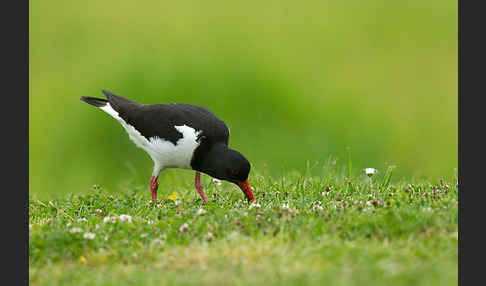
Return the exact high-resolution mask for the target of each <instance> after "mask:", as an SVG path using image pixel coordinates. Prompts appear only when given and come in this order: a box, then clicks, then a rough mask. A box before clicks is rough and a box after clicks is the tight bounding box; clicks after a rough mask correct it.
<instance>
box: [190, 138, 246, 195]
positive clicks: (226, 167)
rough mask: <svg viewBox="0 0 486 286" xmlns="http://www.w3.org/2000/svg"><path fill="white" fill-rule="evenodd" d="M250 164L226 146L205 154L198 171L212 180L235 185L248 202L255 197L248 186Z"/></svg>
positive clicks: (220, 146)
mask: <svg viewBox="0 0 486 286" xmlns="http://www.w3.org/2000/svg"><path fill="white" fill-rule="evenodd" d="M250 168H251V165H250V162H248V160H247V159H246V158H245V156H243V155H242V154H241V153H240V152H238V151H235V150H232V149H229V148H228V147H227V146H226V145H223V144H218V145H215V146H213V148H211V149H210V150H209V151H208V153H207V154H205V156H204V159H203V160H202V162H201V165H200V166H199V167H198V171H200V172H203V173H206V174H208V175H210V176H211V177H213V178H216V179H220V180H225V181H228V182H232V183H234V184H237V185H238V186H239V187H240V189H241V190H242V191H243V193H244V194H245V196H246V198H247V199H248V200H249V201H254V200H255V197H254V196H253V192H252V191H251V187H250V185H249V184H248V175H249V173H250Z"/></svg>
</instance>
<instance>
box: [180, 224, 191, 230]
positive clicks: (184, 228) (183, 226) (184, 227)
mask: <svg viewBox="0 0 486 286" xmlns="http://www.w3.org/2000/svg"><path fill="white" fill-rule="evenodd" d="M188 229H189V225H187V223H184V224H183V225H181V227H180V228H179V231H180V232H185V231H187V230H188Z"/></svg>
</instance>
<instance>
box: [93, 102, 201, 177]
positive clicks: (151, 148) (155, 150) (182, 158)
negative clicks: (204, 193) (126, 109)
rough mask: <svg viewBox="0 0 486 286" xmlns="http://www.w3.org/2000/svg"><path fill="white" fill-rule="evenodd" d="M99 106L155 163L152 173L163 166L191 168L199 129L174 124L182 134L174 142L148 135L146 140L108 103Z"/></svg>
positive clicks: (156, 172) (156, 173) (155, 172)
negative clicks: (116, 121)
mask: <svg viewBox="0 0 486 286" xmlns="http://www.w3.org/2000/svg"><path fill="white" fill-rule="evenodd" d="M100 108H101V109H102V110H103V111H105V112H106V113H108V114H110V115H111V116H112V117H114V118H115V119H116V120H118V121H119V122H120V123H121V125H122V126H123V128H125V130H126V131H127V133H128V136H129V137H130V139H131V140H132V141H133V142H134V143H135V145H137V146H138V147H140V148H142V149H143V150H145V151H146V152H147V153H148V154H149V155H150V157H151V158H152V160H153V161H154V163H155V167H154V175H158V173H159V172H160V171H161V170H163V169H165V168H183V169H191V159H192V155H193V153H194V150H195V149H196V148H197V147H198V146H199V143H200V142H198V140H197V137H198V135H199V133H200V132H201V131H196V130H195V129H194V128H192V127H190V126H187V125H181V126H174V128H175V129H176V130H177V131H179V132H180V133H181V134H182V138H180V139H179V140H178V141H177V142H176V144H173V143H172V142H170V141H167V140H164V139H163V138H159V137H150V138H149V140H147V138H145V137H144V136H142V134H140V132H138V130H137V129H135V127H133V126H131V125H130V124H128V123H126V122H125V120H123V118H121V117H120V116H119V115H118V112H116V110H114V109H113V108H112V107H111V106H110V104H109V103H107V104H106V105H105V106H103V107H100ZM161 124H163V122H161Z"/></svg>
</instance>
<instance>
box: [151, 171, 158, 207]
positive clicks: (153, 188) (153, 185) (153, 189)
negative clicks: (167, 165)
mask: <svg viewBox="0 0 486 286" xmlns="http://www.w3.org/2000/svg"><path fill="white" fill-rule="evenodd" d="M157 179H158V177H156V176H152V178H150V181H149V182H150V194H151V195H152V202H153V203H155V202H156V201H157V189H158V188H159V182H158V181H157Z"/></svg>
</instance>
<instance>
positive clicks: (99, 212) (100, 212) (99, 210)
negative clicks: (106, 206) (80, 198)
mask: <svg viewBox="0 0 486 286" xmlns="http://www.w3.org/2000/svg"><path fill="white" fill-rule="evenodd" d="M95 214H97V215H102V214H103V210H101V209H95Z"/></svg>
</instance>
